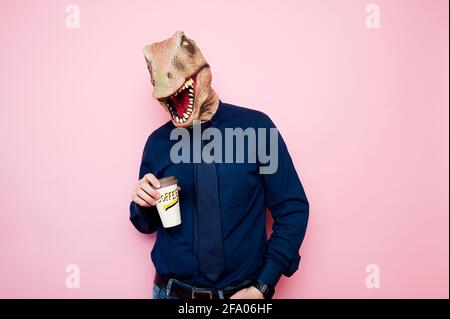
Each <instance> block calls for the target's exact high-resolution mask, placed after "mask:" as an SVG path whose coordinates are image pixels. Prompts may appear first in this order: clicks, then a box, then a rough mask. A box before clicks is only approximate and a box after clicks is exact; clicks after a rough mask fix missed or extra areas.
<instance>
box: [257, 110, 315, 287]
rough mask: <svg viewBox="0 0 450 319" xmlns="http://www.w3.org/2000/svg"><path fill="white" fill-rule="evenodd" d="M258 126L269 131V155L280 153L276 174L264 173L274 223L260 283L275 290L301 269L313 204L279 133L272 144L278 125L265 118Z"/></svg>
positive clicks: (261, 174)
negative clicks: (304, 240)
mask: <svg viewBox="0 0 450 319" xmlns="http://www.w3.org/2000/svg"><path fill="white" fill-rule="evenodd" d="M258 126H259V127H264V128H266V130H265V132H266V133H265V135H266V153H267V154H271V153H269V152H273V151H275V150H277V152H278V156H277V159H278V166H277V168H276V170H274V172H273V173H272V174H263V173H262V172H261V170H260V176H261V180H262V185H263V188H264V192H265V204H266V207H267V208H268V209H269V210H270V212H271V215H272V217H273V220H274V222H273V225H272V234H271V236H270V238H269V241H268V245H267V248H266V251H265V255H264V264H263V267H262V270H261V272H260V274H259V277H258V280H260V281H261V282H263V283H266V284H269V285H271V286H272V287H275V285H276V284H277V282H278V280H279V279H280V277H281V275H282V274H284V275H285V276H288V277H290V276H292V274H293V273H294V272H295V271H296V270H297V269H298V266H299V263H300V255H299V249H300V246H301V244H302V242H303V238H304V237H305V232H306V227H307V224H308V217H309V203H308V200H307V198H306V194H305V191H304V189H303V186H302V184H301V182H300V179H299V177H298V175H297V172H296V170H295V168H294V164H293V162H292V159H291V157H290V155H289V152H288V150H287V147H286V144H285V142H284V141H283V138H282V137H281V135H280V134H279V133H278V131H277V130H275V132H276V136H277V144H274V143H271V142H270V130H267V129H270V128H272V129H276V127H275V125H274V123H273V122H272V121H271V120H270V118H269V117H268V116H267V115H264V116H263V118H262V119H261V120H260V121H259V124H258ZM272 131H273V130H272ZM272 141H273V140H272ZM272 156H273V155H272ZM274 158H275V157H274ZM259 165H260V167H261V166H267V165H268V164H263V163H259ZM272 165H273V163H272Z"/></svg>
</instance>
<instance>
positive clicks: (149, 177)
mask: <svg viewBox="0 0 450 319" xmlns="http://www.w3.org/2000/svg"><path fill="white" fill-rule="evenodd" d="M144 178H145V180H146V181H148V182H149V183H150V185H152V186H153V187H155V188H159V187H160V186H161V184H160V183H159V181H158V179H157V178H156V177H155V176H154V175H153V174H150V173H149V174H146V175H145V176H144Z"/></svg>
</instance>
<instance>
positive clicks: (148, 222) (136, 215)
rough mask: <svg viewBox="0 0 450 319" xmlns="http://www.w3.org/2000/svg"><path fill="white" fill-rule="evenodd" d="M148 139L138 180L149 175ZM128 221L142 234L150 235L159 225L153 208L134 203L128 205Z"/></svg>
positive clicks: (156, 213)
mask: <svg viewBox="0 0 450 319" xmlns="http://www.w3.org/2000/svg"><path fill="white" fill-rule="evenodd" d="M149 151H150V138H148V140H147V143H145V147H144V152H143V155H142V160H141V166H140V169H139V179H141V178H143V177H144V175H145V174H147V173H151V167H150V152H149ZM130 221H131V223H132V224H133V226H134V227H135V228H136V229H137V230H138V231H140V232H141V233H144V234H151V233H153V232H155V231H156V230H157V229H158V226H159V225H160V223H161V219H160V218H159V215H158V211H157V209H156V207H155V206H151V207H142V206H139V205H138V204H136V203H135V202H134V201H132V202H131V203H130Z"/></svg>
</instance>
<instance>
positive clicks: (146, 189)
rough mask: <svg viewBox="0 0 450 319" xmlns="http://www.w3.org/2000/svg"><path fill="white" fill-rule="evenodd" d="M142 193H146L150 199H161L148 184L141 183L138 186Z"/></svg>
mask: <svg viewBox="0 0 450 319" xmlns="http://www.w3.org/2000/svg"><path fill="white" fill-rule="evenodd" d="M139 186H140V187H141V188H142V190H143V191H144V192H146V193H147V194H148V195H150V197H153V198H154V199H159V198H160V197H161V194H160V193H159V192H158V191H156V190H154V189H153V188H152V187H151V186H150V185H149V184H148V183H141V185H139Z"/></svg>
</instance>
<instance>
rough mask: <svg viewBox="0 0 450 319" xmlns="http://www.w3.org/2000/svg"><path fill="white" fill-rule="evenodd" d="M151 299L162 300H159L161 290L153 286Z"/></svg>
mask: <svg viewBox="0 0 450 319" xmlns="http://www.w3.org/2000/svg"><path fill="white" fill-rule="evenodd" d="M153 299H163V298H161V288H159V287H158V286H157V285H153Z"/></svg>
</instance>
